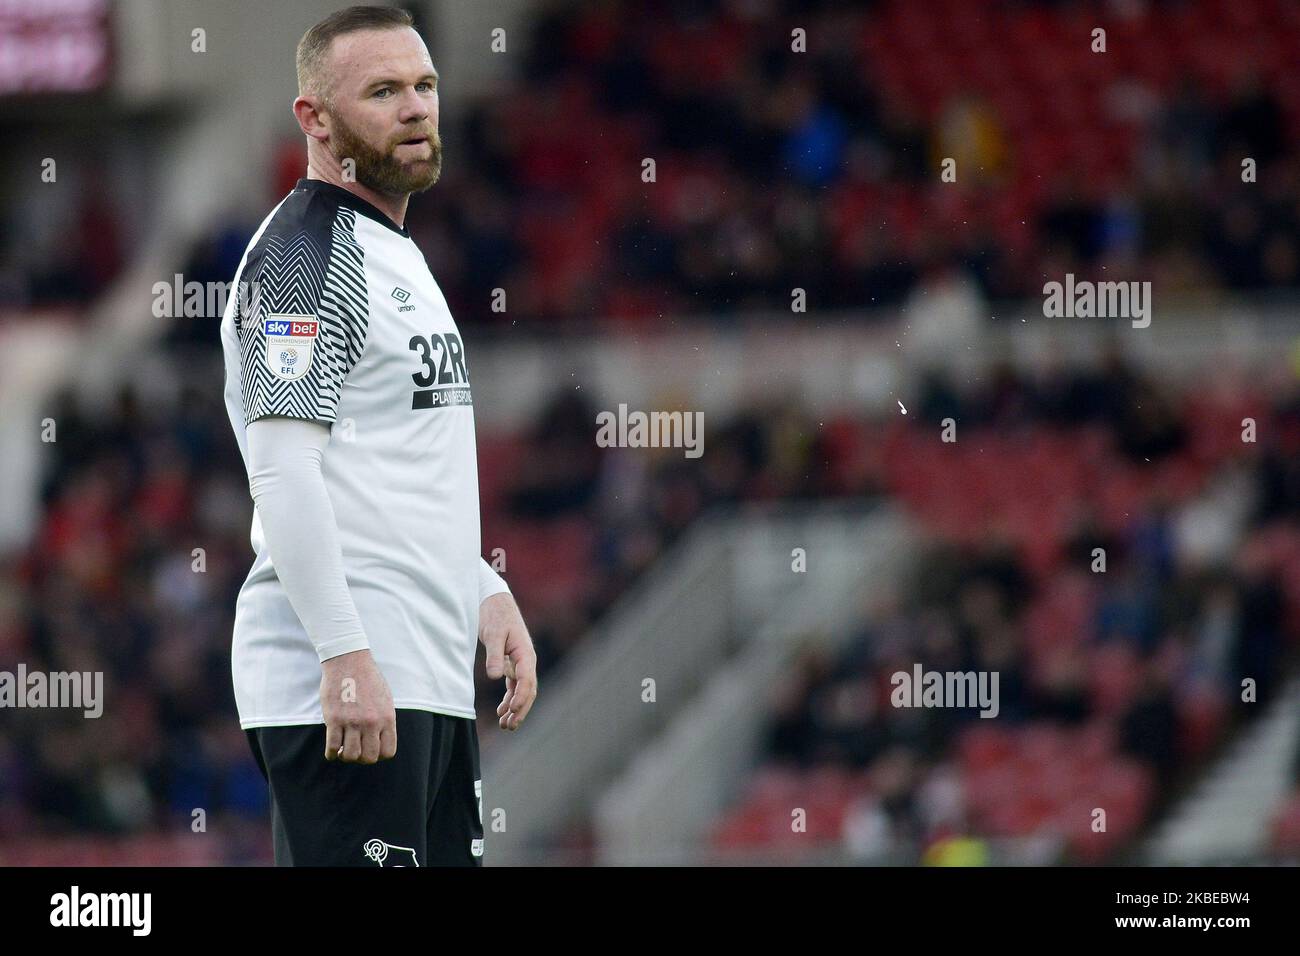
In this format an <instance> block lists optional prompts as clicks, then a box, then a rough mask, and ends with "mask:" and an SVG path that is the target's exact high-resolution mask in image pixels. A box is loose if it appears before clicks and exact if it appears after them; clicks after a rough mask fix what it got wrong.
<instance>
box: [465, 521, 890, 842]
mask: <svg viewBox="0 0 1300 956" xmlns="http://www.w3.org/2000/svg"><path fill="white" fill-rule="evenodd" d="M910 541H911V531H910V529H909V527H908V526H907V524H906V522H905V520H904V519H903V518H902V517H901V516H900V515H899V514H898V513H896V512H894V511H892V510H886V509H874V508H872V507H871V506H869V505H867V504H866V503H856V504H852V505H845V504H838V503H837V504H835V505H823V506H809V507H782V508H779V509H775V508H762V509H752V510H745V511H742V512H738V513H729V514H717V513H715V514H714V515H712V516H710V517H706V518H705V519H704V520H703V521H701V522H700V523H699V524H697V525H696V527H695V528H694V529H693V530H692V531H691V532H690V533H688V535H687V536H686V538H685V539H684V540H683V541H682V542H681V543H680V544H679V545H678V546H677V547H676V548H674V550H673V551H671V552H670V553H669V554H668V556H666V557H665V558H664V559H663V560H661V561H660V562H659V563H658V564H657V565H656V566H655V567H654V568H653V569H652V570H651V572H650V573H649V574H648V575H647V576H646V578H645V579H644V580H643V581H642V583H641V584H640V585H639V586H638V587H636V588H635V589H634V590H633V591H632V592H631V593H630V594H628V595H627V596H626V597H625V598H624V599H623V600H622V601H621V602H620V603H619V604H617V605H616V606H615V607H614V608H613V609H612V610H611V612H610V613H609V614H608V615H607V616H606V618H605V619H604V620H603V621H602V623H601V624H600V625H598V626H597V629H596V630H597V633H595V634H593V635H592V636H590V637H588V638H587V639H586V640H584V641H583V642H582V643H581V644H580V645H579V646H578V647H577V649H576V650H575V651H573V652H572V654H571V655H570V656H569V657H567V658H566V659H565V660H564V662H563V663H562V664H561V665H560V669H559V671H558V673H556V674H555V675H554V676H553V677H551V678H550V679H549V681H548V686H546V687H544V688H542V692H541V694H540V696H539V698H538V703H537V706H536V708H535V710H534V711H533V713H532V714H531V715H530V717H529V727H528V733H527V734H525V735H521V736H518V737H511V738H509V739H508V740H507V741H506V742H505V743H504V744H502V745H501V748H500V749H499V750H498V751H495V752H485V754H484V797H485V799H484V807H483V817H484V823H485V827H486V829H487V837H488V839H489V840H490V841H491V851H492V856H493V859H494V860H495V861H498V862H499V863H502V864H513V863H529V862H534V861H536V860H538V859H541V858H543V854H544V855H545V858H547V859H555V858H556V852H555V851H556V848H557V847H559V848H560V849H561V850H563V848H564V843H565V841H566V838H568V837H569V836H571V835H572V834H573V833H574V832H580V831H582V830H583V829H584V827H585V826H586V825H587V823H588V821H589V820H590V819H591V818H592V816H593V815H594V814H596V812H597V807H598V806H600V807H601V808H603V809H602V811H601V812H602V819H603V820H604V823H603V824H602V825H601V826H600V827H599V829H601V830H602V831H603V832H606V833H609V832H611V831H616V832H617V836H614V837H611V838H612V839H614V842H615V843H617V844H618V845H620V846H628V845H630V846H632V847H636V846H640V845H644V843H645V841H647V840H657V839H658V838H659V837H660V836H661V835H667V836H671V837H673V838H674V839H676V838H682V839H687V840H689V834H690V833H693V832H694V831H695V829H697V828H698V827H701V826H703V825H704V824H705V823H706V822H707V821H708V819H709V818H710V817H711V815H712V813H713V812H715V811H716V809H717V807H718V806H719V801H720V800H722V799H724V798H725V797H726V796H728V795H729V794H728V793H727V785H728V784H729V783H730V782H731V781H734V780H735V779H736V778H737V776H738V775H739V774H741V773H742V772H743V771H744V770H745V769H746V768H747V762H746V760H747V757H748V755H749V749H752V747H753V746H754V744H755V741H754V739H753V735H754V734H756V733H757V732H758V729H759V722H758V721H757V720H755V719H753V717H756V716H757V713H758V712H759V711H760V710H762V709H763V708H765V707H766V705H767V700H766V698H765V697H764V694H763V690H762V689H763V688H764V687H768V686H770V684H771V679H772V678H773V677H774V676H775V675H776V674H777V673H778V672H779V670H780V668H781V666H782V665H783V664H784V662H785V661H786V660H787V659H788V657H789V655H790V654H792V653H794V650H795V648H796V645H797V644H798V642H799V641H801V640H804V639H806V638H809V637H810V636H811V637H812V638H813V639H817V640H824V641H827V642H831V643H834V642H837V641H839V640H842V639H847V637H849V636H851V633H852V632H851V629H850V628H849V627H847V622H848V621H849V620H851V619H852V616H853V614H854V613H855V612H858V611H860V609H861V607H862V603H863V601H864V600H870V599H875V598H877V597H878V596H880V595H883V594H885V593H887V587H886V585H887V584H888V581H889V580H890V579H892V578H896V577H897V576H898V575H899V573H900V572H901V570H903V568H904V565H905V561H904V560H903V559H904V558H905V556H906V554H907V553H909V542H910ZM799 548H801V549H803V551H804V553H805V555H806V561H807V570H806V572H805V573H798V572H796V571H794V570H793V568H794V563H795V561H796V556H795V554H794V551H795V549H799ZM868 583H869V584H870V589H869V590H868V588H867V584H868ZM745 712H752V714H751V717H750V718H749V719H746V718H745V717H744V716H743V713H745ZM660 774H662V776H660ZM611 781H616V782H615V783H614V785H613V787H612V788H611V787H610V782H611ZM611 794H612V795H611ZM620 794H625V795H626V797H623V796H620ZM611 807H613V808H614V812H613V815H612V816H611V815H610V813H611V811H610V809H609V808H611ZM678 824H679V825H680V826H679V827H678V828H677V829H674V827H675V826H677V825H678Z"/></svg>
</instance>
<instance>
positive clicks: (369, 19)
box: [296, 6, 415, 100]
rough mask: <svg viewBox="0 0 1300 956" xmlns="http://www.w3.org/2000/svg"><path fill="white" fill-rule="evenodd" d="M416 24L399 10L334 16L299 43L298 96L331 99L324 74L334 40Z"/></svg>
mask: <svg viewBox="0 0 1300 956" xmlns="http://www.w3.org/2000/svg"><path fill="white" fill-rule="evenodd" d="M414 23H415V21H414V20H413V19H412V17H411V15H410V14H409V13H407V12H406V11H405V10H401V9H398V8H397V7H364V6H360V7H347V8H345V9H343V10H340V11H338V12H337V13H331V14H330V15H329V16H328V17H326V18H325V19H324V20H322V21H321V22H320V23H318V24H316V25H315V26H314V27H312V28H311V29H310V30H308V31H307V32H306V33H304V34H303V35H302V39H301V40H299V41H298V54H297V58H296V59H297V66H298V95H299V96H307V95H308V94H312V95H318V96H322V97H324V98H325V99H326V100H328V99H329V96H330V93H331V92H332V90H333V83H331V82H330V81H329V79H328V78H327V77H324V76H322V75H321V74H322V68H323V67H324V65H325V59H326V57H327V56H328V55H329V51H330V44H332V43H333V42H334V38H335V37H340V36H343V35H344V34H345V33H358V32H360V31H362V30H400V29H402V28H404V27H409V26H413V25H414Z"/></svg>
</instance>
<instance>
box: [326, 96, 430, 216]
mask: <svg viewBox="0 0 1300 956" xmlns="http://www.w3.org/2000/svg"><path fill="white" fill-rule="evenodd" d="M333 119H334V124H333V130H332V131H331V136H330V141H331V143H332V144H333V152H334V155H335V157H336V158H337V159H338V161H339V162H340V163H342V162H344V161H345V160H348V159H351V160H353V161H354V162H355V163H356V178H357V182H359V183H361V185H363V186H366V187H368V188H370V189H373V190H374V191H375V192H379V193H386V194H388V195H399V196H400V195H406V194H408V193H419V192H424V191H425V190H426V189H428V188H429V187H430V186H432V185H433V184H434V183H436V182H437V181H438V177H439V176H441V175H442V139H441V138H440V137H439V136H438V133H437V131H436V130H432V129H429V128H427V127H424V128H421V129H418V130H415V131H413V132H408V133H405V134H402V135H401V136H400V137H399V138H398V139H396V140H394V141H392V142H390V143H388V144H386V147H385V149H383V150H379V149H375V148H374V147H373V146H371V145H370V144H369V143H368V142H366V141H365V140H364V139H363V138H362V137H360V136H359V135H357V132H356V130H354V129H353V128H352V127H351V126H349V125H348V124H347V123H346V122H344V121H343V119H342V118H341V117H340V116H339V115H338V113H335V114H334V117H333ZM421 135H427V138H428V142H429V158H428V159H413V160H409V161H406V162H403V161H402V160H400V159H398V158H397V157H396V156H394V155H393V150H395V149H396V148H397V147H398V145H399V144H401V143H403V142H405V141H406V140H408V139H411V138H413V137H415V136H421Z"/></svg>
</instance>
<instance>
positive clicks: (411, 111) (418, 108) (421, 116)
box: [398, 90, 429, 123]
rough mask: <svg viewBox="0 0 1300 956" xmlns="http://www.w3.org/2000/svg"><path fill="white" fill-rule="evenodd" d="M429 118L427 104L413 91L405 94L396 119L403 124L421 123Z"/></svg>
mask: <svg viewBox="0 0 1300 956" xmlns="http://www.w3.org/2000/svg"><path fill="white" fill-rule="evenodd" d="M428 118H429V104H428V103H426V102H425V101H424V100H423V99H422V98H421V97H420V95H419V94H418V93H416V92H415V91H414V90H411V91H409V92H408V93H406V94H405V96H404V97H403V99H402V108H401V110H400V111H399V112H398V119H400V120H401V121H402V122H403V123H423V122H424V121H425V120H427V119H428Z"/></svg>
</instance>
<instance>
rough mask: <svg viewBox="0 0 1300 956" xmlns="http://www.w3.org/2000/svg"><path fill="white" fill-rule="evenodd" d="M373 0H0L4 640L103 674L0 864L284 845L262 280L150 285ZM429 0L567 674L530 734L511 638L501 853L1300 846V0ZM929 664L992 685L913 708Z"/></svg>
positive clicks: (270, 142)
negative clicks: (650, 437) (258, 506)
mask: <svg viewBox="0 0 1300 956" xmlns="http://www.w3.org/2000/svg"><path fill="white" fill-rule="evenodd" d="M342 5H343V3H341V2H316V0H310V2H309V0H281V2H278V3H276V4H275V5H274V7H273V8H272V7H270V6H269V5H266V4H261V3H254V2H252V0H232V2H221V3H216V2H201V0H170V2H167V3H163V2H162V0H119V2H110V0H40V2H36V0H31V2H26V0H10V2H5V3H3V4H0V216H3V229H2V230H0V253H2V257H0V670H7V671H16V669H17V668H18V666H19V664H20V663H21V664H24V665H25V666H26V668H27V669H28V671H36V670H46V671H59V670H80V671H102V672H103V673H104V688H105V690H104V693H105V703H104V713H103V716H102V717H100V718H99V719H84V718H83V717H82V715H81V713H80V711H68V710H63V711H60V710H31V709H23V710H18V709H5V710H0V864H6V865H33V864H108V865H119V864H146V863H148V864H192V865H213V864H268V863H269V862H270V860H271V846H270V827H269V819H268V806H267V797H266V789H265V784H264V782H263V780H262V778H261V776H260V774H259V773H258V771H257V769H256V766H255V765H254V763H253V760H252V757H251V755H250V753H249V749H248V744H247V741H246V738H245V735H244V733H243V732H242V731H241V730H240V728H239V725H238V720H237V717H236V714H235V708H234V700H233V695H232V691H231V686H230V664H229V649H230V636H231V626H232V615H233V610H234V600H235V595H236V593H237V591H238V589H239V587H240V584H241V583H242V580H243V577H244V575H245V574H246V573H247V571H248V568H249V566H250V564H251V561H252V556H253V555H252V551H251V547H250V544H249V539H248V534H249V525H250V521H251V517H252V503H251V500H250V497H249V494H248V487H247V480H246V477H245V474H244V471H243V467H242V463H241V461H240V458H239V454H238V450H237V447H236V445H235V442H234V439H233V436H232V435H231V433H230V426H229V423H228V421H227V419H226V415H225V410H224V407H223V404H222V387H223V375H224V372H223V368H222V359H221V350H220V345H219V341H218V326H219V321H220V308H219V306H218V307H213V306H212V305H211V303H197V304H196V307H195V308H192V309H190V310H188V312H187V313H186V314H182V315H169V314H167V313H168V311H169V310H167V309H164V310H162V311H163V313H164V314H163V315H161V316H160V315H159V314H158V313H159V311H160V310H159V309H157V308H156V307H155V306H156V302H157V292H156V291H155V289H156V285H157V284H158V283H163V284H164V285H165V287H166V288H168V289H170V288H172V287H173V285H174V284H180V283H188V282H197V283H228V282H229V281H230V280H231V279H232V278H233V276H234V272H235V268H236V266H237V265H238V262H239V259H240V256H241V255H242V253H243V250H244V248H245V245H246V243H247V241H248V239H249V237H250V236H251V235H252V233H253V231H254V229H255V228H256V226H257V225H258V223H259V222H260V221H261V219H262V218H263V217H264V216H265V215H266V213H267V212H268V211H269V210H270V208H271V207H272V206H273V205H274V204H275V203H276V202H277V201H278V200H279V199H280V198H281V197H282V196H283V195H284V194H285V193H286V192H287V191H288V190H289V189H290V188H291V187H292V184H293V182H294V181H295V180H296V179H297V178H298V177H299V176H301V175H304V170H305V148H304V145H303V141H302V137H301V134H300V133H299V132H298V130H297V127H296V125H295V124H294V121H293V118H292V115H291V113H290V109H289V107H290V104H291V102H292V100H293V98H294V95H295V79H294V69H293V51H294V46H295V44H296V42H297V40H298V38H299V37H300V36H301V35H302V33H303V32H304V31H305V30H306V29H307V28H308V27H310V26H311V25H312V24H313V23H315V22H317V21H318V20H320V19H321V18H323V17H324V16H325V15H327V14H328V13H330V12H332V11H333V10H335V9H337V8H338V7H340V6H342ZM403 5H404V6H406V7H407V8H408V9H410V10H411V11H412V12H413V13H414V14H415V16H416V17H417V22H418V24H419V26H420V29H421V32H422V33H423V34H424V35H425V37H426V40H427V42H428V44H429V47H430V50H431V52H432V54H433V58H434V62H435V64H436V65H437V67H438V70H439V72H440V74H441V80H440V91H441V94H442V110H441V130H442V136H443V141H444V149H445V163H444V173H443V178H442V180H441V182H440V183H439V184H438V185H437V186H436V187H434V189H432V190H431V191H429V192H428V193H426V194H423V195H421V196H419V197H416V198H415V199H414V200H413V201H412V203H411V207H410V213H409V216H408V225H409V227H410V229H411V232H412V234H413V236H414V237H415V239H416V241H417V242H418V244H419V245H420V247H421V249H422V250H423V252H424V254H425V257H426V258H427V259H428V262H429V264H430V268H431V270H432V272H433V274H434V276H435V278H436V279H437V281H438V283H439V284H440V286H441V288H442V289H443V291H444V293H445V294H446V296H447V299H448V301H449V303H450V305H451V307H452V312H453V314H454V315H455V317H456V320H457V322H458V323H459V325H460V328H461V331H462V334H463V336H464V338H465V339H466V340H467V343H468V354H469V364H470V366H471V368H472V369H473V382H474V388H475V413H476V423H477V428H478V434H479V471H480V480H481V486H482V521H483V549H484V553H485V556H487V557H489V559H492V558H494V557H495V558H496V559H497V560H498V563H500V562H501V561H504V576H505V578H506V579H507V581H508V582H509V584H510V586H511V588H512V589H513V591H514V593H515V595H516V597H517V599H518V601H519V604H520V606H521V609H522V611H523V613H524V616H525V619H526V620H527V622H528V624H529V627H530V629H531V631H532V634H533V638H534V640H535V642H536V645H537V649H538V654H539V657H540V666H541V678H540V698H539V703H538V705H537V707H536V709H535V710H534V712H533V714H532V715H531V716H530V719H529V721H528V724H527V726H526V727H525V729H524V730H523V731H522V732H521V733H519V734H517V735H506V734H504V733H503V732H501V731H500V730H499V729H498V728H497V727H496V722H495V719H494V717H493V710H494V708H495V706H496V704H497V702H498V701H499V700H500V694H501V692H502V689H501V686H500V685H499V684H493V683H491V682H488V681H487V680H486V678H485V677H484V675H483V672H482V663H481V654H480V664H479V703H480V708H481V713H482V715H483V718H482V720H481V721H480V727H479V730H480V739H481V746H482V754H483V763H484V777H485V786H484V815H485V823H486V826H487V831H488V832H487V834H486V836H487V861H488V863H489V865H495V864H509V863H544V864H621V863H685V864H718V863H757V864H770V863H800V864H877V863H878V864H901V865H981V864H1095V863H1111V864H1128V865H1149V864H1163V863H1189V864H1193V863H1262V864H1274V863H1284V862H1290V863H1296V862H1300V748H1298V747H1297V738H1300V669H1298V668H1297V653H1296V652H1297V644H1298V638H1300V523H1298V519H1300V323H1298V322H1297V315H1296V311H1297V308H1298V307H1300V245H1298V243H1300V228H1298V226H1300V165H1298V163H1297V158H1298V152H1297V145H1298V142H1300V72H1297V70H1296V69H1295V65H1296V64H1297V63H1300V5H1297V4H1295V3H1290V2H1286V0H1180V2H1155V0H1152V2H1143V0H1116V2H1070V0H1056V2H1030V0H1016V2H1012V0H989V2H982V3H974V2H960V0H936V2H933V3H924V4H920V3H908V2H906V0H881V2H871V3H847V2H834V3H832V2H796V0H692V2H685V0H682V2H671V0H662V2H643V3H631V2H628V3H621V2H614V0H607V2H573V0H549V2H532V0H509V2H506V0H491V2H487V0H483V2H470V0H464V2H451V0H445V2H435V0H428V2H413V3H407V4H403ZM272 10H273V12H272ZM1098 28H1101V29H1103V30H1104V31H1105V34H1104V44H1105V49H1104V52H1100V51H1094V47H1095V46H1096V43H1097V41H1096V38H1095V35H1094V33H1093V31H1094V30H1096V29H1098ZM496 30H500V31H503V32H502V33H499V34H496V36H497V38H498V42H497V47H498V49H497V50H494V49H493V46H492V43H493V37H494V33H493V31H496ZM796 31H802V34H799V33H797V32H796ZM800 36H802V37H803V43H804V44H805V47H804V48H802V49H801V48H800V46H799V43H800V41H799V39H798V38H799V37H800ZM502 38H503V39H504V49H503V50H502V49H499V48H500V47H501V43H502ZM646 158H652V159H654V161H655V179H654V181H653V182H646V181H643V178H642V169H643V160H644V159H646ZM946 159H954V160H955V161H956V166H955V169H956V173H957V175H956V180H955V182H945V181H943V180H942V179H941V177H940V171H941V168H942V164H943V162H944V160H946ZM51 160H52V161H53V163H52V164H51V162H50V161H51ZM1247 160H1249V161H1250V162H1246V161H1247ZM1066 274H1073V275H1074V276H1075V277H1076V278H1077V279H1081V280H1082V279H1090V280H1103V281H1104V280H1116V281H1145V282H1150V283H1151V287H1152V298H1153V304H1154V307H1153V310H1152V322H1151V325H1150V327H1149V328H1135V327H1134V326H1133V325H1132V323H1131V322H1129V321H1128V320H1127V319H1123V318H1047V317H1045V316H1044V308H1043V298H1044V290H1043V286H1044V284H1045V283H1047V282H1051V281H1064V279H1065V276H1066ZM204 288H208V287H206V286H205V287H204ZM497 289H502V290H505V292H506V296H507V299H506V301H507V307H506V309H505V310H504V311H494V310H493V308H492V302H493V294H494V290H497ZM170 295H171V293H170V292H169V293H168V299H169V300H170ZM620 403H626V404H627V405H628V407H629V408H630V409H642V410H681V411H686V412H696V411H699V412H703V414H704V421H705V430H704V454H703V455H702V456H701V457H700V458H697V459H694V458H687V457H685V455H684V454H683V452H682V449H671V448H666V449H635V448H601V447H598V446H597V444H596V442H595V431H596V425H595V422H596V415H597V414H598V413H599V412H601V411H606V410H610V411H612V410H616V409H617V408H618V406H619V404H620ZM948 419H951V420H952V423H953V427H954V428H955V438H956V440H955V441H943V440H942V438H941V436H942V434H943V428H944V424H945V422H946V420H948ZM1247 420H1249V422H1247ZM51 425H52V426H53V429H54V431H53V435H51V434H50V426H51ZM50 437H54V439H55V440H52V441H51V440H49V438H50ZM195 549H202V552H201V554H202V558H203V560H202V570H201V571H196V570H195V567H196V565H195V562H196V555H197V554H199V552H196V550H195ZM1096 549H1103V553H1104V571H1103V570H1099V566H1098V562H1097V555H1098V552H1097V550H1096ZM918 664H919V665H921V666H922V667H923V668H924V669H926V670H939V671H953V670H978V671H986V672H987V671H995V672H997V673H998V675H999V678H1000V685H999V686H1000V708H999V713H998V716H997V717H996V718H994V719H981V718H980V717H979V716H978V713H977V712H976V711H975V710H969V709H967V710H956V709H904V708H897V707H894V706H892V705H891V703H890V693H891V690H892V689H893V688H892V685H891V682H890V675H892V674H894V673H895V672H897V671H905V672H908V673H910V672H912V670H913V667H914V666H915V665H918ZM1243 682H1247V683H1246V684H1245V685H1243ZM1099 809H1100V810H1103V811H1104V829H1103V828H1099V827H1098V824H1097V821H1098V819H1099V817H1098V815H1097V812H1096V811H1097V810H1099ZM196 810H202V811H203V814H202V819H203V822H204V828H203V829H202V830H201V831H199V832H196V830H195V824H194V821H195V819H196V814H195V811H196Z"/></svg>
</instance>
